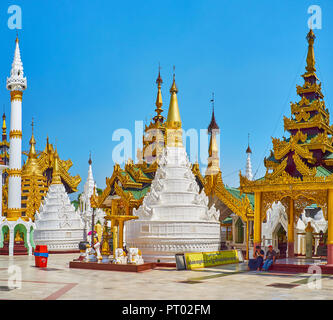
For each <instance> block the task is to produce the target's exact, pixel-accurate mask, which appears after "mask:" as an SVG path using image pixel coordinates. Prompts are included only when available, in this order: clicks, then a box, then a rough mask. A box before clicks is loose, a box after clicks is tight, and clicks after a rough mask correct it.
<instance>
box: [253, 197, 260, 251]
mask: <svg viewBox="0 0 333 320" xmlns="http://www.w3.org/2000/svg"><path fill="white" fill-rule="evenodd" d="M253 227H254V235H253V247H254V248H255V247H256V246H261V192H255V193H254V226H253Z"/></svg>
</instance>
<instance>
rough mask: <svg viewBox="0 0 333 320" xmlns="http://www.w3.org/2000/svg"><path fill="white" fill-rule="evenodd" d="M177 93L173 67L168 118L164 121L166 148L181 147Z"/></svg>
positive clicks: (180, 124) (180, 123) (180, 125)
mask: <svg viewBox="0 0 333 320" xmlns="http://www.w3.org/2000/svg"><path fill="white" fill-rule="evenodd" d="M177 92H178V89H177V86H176V80H175V67H173V82H172V86H171V88H170V94H171V97H170V105H169V112H168V118H167V121H166V132H167V146H169V147H181V146H182V145H183V139H182V121H181V119H180V113H179V107H178V100H177Z"/></svg>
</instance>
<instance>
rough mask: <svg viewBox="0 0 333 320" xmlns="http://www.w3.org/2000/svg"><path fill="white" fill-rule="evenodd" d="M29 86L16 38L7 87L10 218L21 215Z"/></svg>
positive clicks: (8, 216) (16, 217) (8, 215)
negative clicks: (24, 110)
mask: <svg viewBox="0 0 333 320" xmlns="http://www.w3.org/2000/svg"><path fill="white" fill-rule="evenodd" d="M26 88H27V79H26V78H25V77H24V74H23V64H22V61H21V55H20V47H19V40H18V38H16V47H15V53H14V61H13V64H12V70H11V71H10V77H9V78H7V89H8V90H10V98H11V99H10V100H11V114H10V133H9V138H10V158H9V170H8V214H7V219H8V220H16V219H18V218H19V217H20V216H21V167H22V160H21V156H22V95H23V91H24V90H25V89H26Z"/></svg>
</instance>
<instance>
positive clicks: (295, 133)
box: [264, 30, 333, 179]
mask: <svg viewBox="0 0 333 320" xmlns="http://www.w3.org/2000/svg"><path fill="white" fill-rule="evenodd" d="M315 38H316V37H315V35H314V33H313V31H312V30H310V32H309V33H308V34H307V37H306V39H307V41H308V54H307V59H306V63H307V65H306V68H305V69H306V72H305V73H304V74H303V75H302V77H303V79H304V84H303V86H299V85H298V86H297V94H298V95H299V96H300V101H299V102H295V103H293V102H291V117H290V118H288V117H284V129H285V130H286V131H288V132H289V133H290V137H289V138H284V137H283V139H282V140H281V139H277V138H272V142H273V150H272V151H271V154H270V156H269V157H268V158H265V162H264V163H265V166H266V168H267V172H266V177H267V178H269V179H273V178H274V177H277V176H279V175H281V174H282V173H283V172H286V173H288V174H289V175H290V176H292V177H299V178H301V179H302V178H303V176H314V177H320V176H329V175H330V174H331V173H332V172H333V138H332V134H333V127H332V126H331V125H330V123H329V117H330V115H329V111H328V109H327V108H326V106H325V101H324V100H323V98H324V95H323V94H322V92H321V83H318V77H317V75H316V68H315V56H314V49H313V45H314V41H315Z"/></svg>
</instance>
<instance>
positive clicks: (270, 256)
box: [262, 246, 276, 271]
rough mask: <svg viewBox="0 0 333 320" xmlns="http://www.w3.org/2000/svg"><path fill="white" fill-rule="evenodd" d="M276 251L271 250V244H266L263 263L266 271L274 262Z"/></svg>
mask: <svg viewBox="0 0 333 320" xmlns="http://www.w3.org/2000/svg"><path fill="white" fill-rule="evenodd" d="M275 259H276V252H275V250H273V247H272V246H268V251H267V253H266V259H265V262H264V265H263V267H262V268H263V270H264V271H268V269H269V267H270V266H271V265H272V264H273V263H274V262H275Z"/></svg>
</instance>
